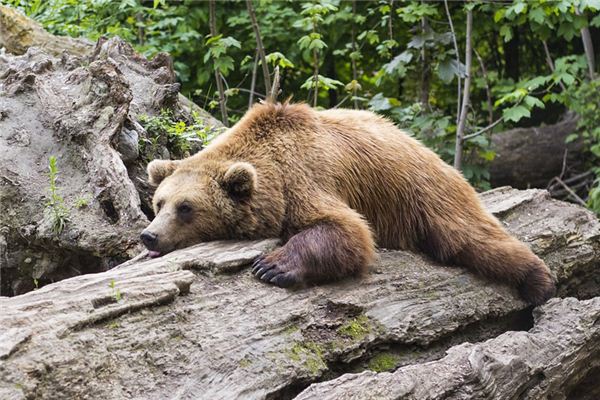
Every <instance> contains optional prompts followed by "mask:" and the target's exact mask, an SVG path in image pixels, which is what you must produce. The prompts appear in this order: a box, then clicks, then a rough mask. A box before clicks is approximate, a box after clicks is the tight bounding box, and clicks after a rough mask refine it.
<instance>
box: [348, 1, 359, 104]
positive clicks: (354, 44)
mask: <svg viewBox="0 0 600 400" xmlns="http://www.w3.org/2000/svg"><path fill="white" fill-rule="evenodd" d="M355 17H356V0H352V53H356V20H355ZM354 56H355V54H354ZM354 56H353V57H351V58H350V62H351V64H352V80H354V81H355V82H358V71H357V69H356V60H355V58H354ZM352 96H353V97H354V109H355V110H358V100H357V99H356V85H354V88H353V89H352Z"/></svg>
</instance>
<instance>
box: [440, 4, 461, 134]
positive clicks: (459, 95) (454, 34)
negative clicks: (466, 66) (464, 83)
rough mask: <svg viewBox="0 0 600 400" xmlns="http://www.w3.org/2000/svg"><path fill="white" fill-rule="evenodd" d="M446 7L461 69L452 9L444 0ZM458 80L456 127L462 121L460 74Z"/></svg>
mask: <svg viewBox="0 0 600 400" xmlns="http://www.w3.org/2000/svg"><path fill="white" fill-rule="evenodd" d="M444 7H445V8H446V16H447V17H448V23H449V24H450V32H452V41H453V42H454V51H455V52H456V63H457V68H460V53H459V52H458V43H457V41H456V33H455V32H454V23H453V22H452V16H451V15H450V9H449V8H448V0H444ZM457 78H458V85H457V92H458V96H457V104H456V125H458V121H459V120H460V109H461V107H460V106H461V104H460V103H461V101H462V94H461V78H460V73H459V75H458V76H457Z"/></svg>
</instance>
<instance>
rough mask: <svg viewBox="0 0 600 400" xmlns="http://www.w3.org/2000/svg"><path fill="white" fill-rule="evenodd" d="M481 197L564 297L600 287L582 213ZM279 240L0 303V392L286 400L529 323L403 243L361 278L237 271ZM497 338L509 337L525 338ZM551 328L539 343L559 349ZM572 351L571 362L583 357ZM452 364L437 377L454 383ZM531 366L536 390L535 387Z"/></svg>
mask: <svg viewBox="0 0 600 400" xmlns="http://www.w3.org/2000/svg"><path fill="white" fill-rule="evenodd" d="M483 199H484V202H485V203H486V204H487V206H488V208H489V209H490V210H492V211H493V212H494V213H496V214H497V215H499V216H500V217H501V219H502V220H503V221H504V223H505V224H506V226H507V228H508V229H509V230H510V231H512V232H514V233H515V234H516V235H517V236H519V237H521V238H522V239H523V240H525V241H526V242H528V243H529V244H530V245H531V246H532V248H533V250H534V251H535V252H536V253H537V254H539V255H540V256H541V257H542V258H543V259H544V260H545V261H546V262H547V264H548V265H549V266H550V268H551V269H552V271H553V272H554V273H555V274H556V275H557V277H558V280H559V294H560V295H562V296H565V295H577V296H588V297H590V296H596V295H598V294H599V293H598V288H599V287H600V285H599V284H598V273H597V271H598V265H599V263H600V224H599V223H598V221H597V219H596V218H595V217H594V216H593V215H592V214H591V213H590V212H588V211H587V210H585V209H583V208H581V207H577V206H574V205H571V204H567V203H562V202H558V201H555V200H551V199H549V198H548V196H547V194H546V193H545V192H544V191H538V190H528V191H517V190H512V189H507V188H503V189H498V190H494V191H492V192H489V193H485V194H484V195H483ZM274 245H275V242H274V241H266V242H260V243H241V244H240V243H229V244H228V243H206V244H201V245H198V246H195V247H192V248H188V249H183V250H180V251H176V252H173V253H170V254H168V255H165V256H164V257H161V258H157V259H150V260H148V259H145V258H144V257H143V256H140V257H139V258H138V259H137V260H134V261H132V262H128V263H126V264H124V265H122V266H120V267H117V268H116V269H114V270H111V271H107V272H104V273H100V274H95V275H86V276H80V277H75V278H71V279H68V280H64V281H61V282H58V283H55V284H52V285H48V286H46V287H44V288H42V289H40V290H37V291H34V292H31V293H27V294H25V295H21V296H17V297H14V298H0V309H2V313H1V314H0V326H2V327H3V328H4V329H3V330H2V331H1V333H0V343H2V347H1V348H0V350H1V353H0V398H10V399H21V398H36V399H53V398H91V399H100V398H137V399H142V398H143V399H163V398H178V399H196V398H210V399H232V398H249V399H261V398H269V399H275V398H283V399H286V398H292V397H294V396H295V395H296V394H298V393H299V392H301V391H302V390H303V389H304V388H305V387H306V386H308V385H309V384H310V383H312V382H318V381H324V380H329V379H333V378H336V377H337V376H339V375H341V374H344V373H345V372H352V371H360V370H364V368H366V367H368V366H370V365H371V364H372V363H373V362H374V361H376V360H377V358H378V357H379V356H381V355H382V354H384V353H386V354H387V353H391V354H392V359H393V362H392V363H391V365H387V366H386V367H387V368H397V367H402V366H406V365H412V364H415V365H416V366H415V368H417V367H418V365H420V364H422V363H423V362H426V361H433V360H436V359H440V358H441V357H443V355H444V352H445V351H446V350H447V349H448V348H450V347H452V346H455V345H458V344H460V343H462V342H464V341H466V340H468V341H481V340H486V339H489V338H491V337H494V336H496V335H498V334H499V333H501V332H503V331H506V330H522V329H529V328H530V327H531V326H530V322H528V315H530V314H529V313H530V311H529V309H528V308H527V305H526V304H524V303H523V302H522V301H521V300H520V299H519V297H518V295H517V293H516V291H515V290H513V289H511V288H508V287H506V286H503V285H499V284H492V283H489V282H488V281H485V280H482V279H480V278H478V277H475V276H473V275H472V274H470V273H469V272H467V271H465V270H464V269H462V268H452V267H445V266H440V265H436V264H434V263H432V262H431V261H429V260H427V259H425V258H424V257H422V256H420V255H417V254H411V253H408V252H401V251H382V252H381V253H380V260H379V262H378V263H377V265H376V266H375V267H374V268H373V269H372V271H371V272H370V273H369V274H368V275H367V276H366V277H365V278H364V279H361V280H354V279H349V280H346V281H343V282H339V283H335V284H329V285H323V286H318V287H310V288H303V289H298V290H286V289H280V288H276V287H273V286H270V285H266V284H263V283H261V282H259V281H257V280H256V279H255V278H253V277H252V276H251V274H250V271H249V269H248V268H246V266H247V265H248V264H249V263H250V260H252V259H253V258H254V257H256V256H257V255H258V254H260V253H261V252H262V251H264V250H267V249H268V248H272V247H273V246H274ZM111 282H114V284H111ZM117 290H118V295H117ZM182 294H185V295H183V296H181V295H182ZM553 304H554V303H553ZM557 304H558V303H557ZM561 304H562V303H561ZM564 304H571V303H564ZM573 304H574V303H573ZM584 304H587V303H584ZM589 304H594V305H595V304H597V300H594V302H593V303H589ZM553 307H554V305H552V304H551V305H549V306H547V308H544V310H553V309H554V308H553ZM565 307H566V306H565ZM567 308H568V307H567ZM565 309H566V308H565ZM573 310H578V308H576V307H575V305H574V306H573V308H568V311H573ZM577 315H579V314H577V313H574V316H573V318H577ZM565 321H566V320H565ZM572 321H575V320H572ZM567 325H569V324H568V323H566V322H565V326H567ZM573 325H574V324H573ZM561 326H562V325H561ZM582 326H583V325H582ZM535 329H537V328H534V331H535ZM539 329H542V328H539ZM561 329H562V328H561ZM534 331H532V332H534ZM556 332H557V333H560V332H563V331H561V330H558V331H556ZM506 335H513V336H514V339H513V340H514V341H513V342H511V343H516V344H518V343H521V342H518V340H520V339H519V338H520V337H522V336H523V335H527V334H525V333H523V332H517V333H511V334H508V333H507V334H506ZM534 335H535V333H534ZM556 336H557V337H555V338H554V339H555V341H554V342H547V347H548V348H551V347H552V346H553V345H555V346H562V344H564V343H565V340H566V339H561V338H560V337H559V336H560V335H556ZM573 337H574V338H575V336H573ZM546 339H547V340H549V341H550V340H552V338H551V337H547V338H546ZM506 340H508V339H506ZM590 343H594V342H591V341H590ZM521 345H523V344H522V343H521V344H519V346H521ZM469 346H470V345H463V346H462V347H459V349H469V348H470V347H469ZM573 349H575V350H574V351H573V354H579V355H578V357H579V358H578V359H579V360H583V359H585V357H586V356H585V351H588V350H589V351H590V352H591V350H590V348H588V347H586V346H581V347H580V348H579V350H577V349H576V347H573ZM517 350H518V349H517ZM463 351H466V350H463ZM552 351H554V350H552ZM579 351H581V353H580V352H579ZM452 354H455V355H454V356H453V357H455V359H456V361H457V362H458V363H459V364H457V365H458V366H461V365H464V364H460V362H462V361H461V360H464V358H460V357H459V356H460V354H462V353H460V351H457V352H454V353H452ZM565 354H566V353H565ZM587 359H588V360H591V358H587ZM540 360H541V359H540ZM563 360H565V362H566V361H567V359H566V358H563ZM532 362H533V361H532ZM484 364H485V363H484ZM484 364H482V365H484ZM425 365H427V364H425ZM531 365H532V366H535V365H537V364H535V365H534V364H531ZM573 365H574V366H578V365H579V361H578V362H577V363H575V364H573ZM518 366H519V368H521V366H520V364H519V365H518ZM411 368H412V367H411ZM448 368H450V367H448ZM486 368H487V367H486ZM523 368H524V367H523ZM532 368H533V367H532ZM448 371H451V370H450V369H448ZM456 371H457V372H456V374H455V375H452V377H451V376H450V375H448V379H455V380H458V379H462V378H461V376H462V375H460V371H458V370H456ZM557 371H558V370H557ZM561 371H568V369H563V370H561ZM584 372H585V371H584ZM369 376H370V375H369ZM530 376H531V375H530V374H524V375H523V379H524V380H523V385H527V382H530V383H531V386H532V389H531V393H537V392H535V391H534V390H546V389H544V388H543V387H541V386H540V388H539V389H538V386H536V385H537V383H536V382H534V381H531V380H530V379H529V377H530ZM344 379H346V378H344ZM348 379H350V378H348ZM432 379H433V378H432ZM514 379H517V378H514ZM565 379H567V377H565ZM572 379H574V380H576V379H578V378H576V376H575V375H573V378H572ZM502 382H504V381H499V383H498V384H499V385H500V384H502V385H504V383H502ZM511 382H512V381H511ZM543 382H544V381H543V380H542V383H543ZM506 385H508V383H507V384H506ZM511 385H512V383H511ZM503 387H504V386H503ZM523 387H525V386H523ZM311 390H312V389H311ZM308 393H310V392H308ZM540 393H541V392H540ZM531 398H539V397H531Z"/></svg>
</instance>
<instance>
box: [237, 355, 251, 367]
mask: <svg viewBox="0 0 600 400" xmlns="http://www.w3.org/2000/svg"><path fill="white" fill-rule="evenodd" d="M250 365H252V360H250V359H249V358H247V357H244V358H242V359H241V360H240V367H242V368H247V367H249V366H250Z"/></svg>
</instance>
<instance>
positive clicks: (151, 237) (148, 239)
mask: <svg viewBox="0 0 600 400" xmlns="http://www.w3.org/2000/svg"><path fill="white" fill-rule="evenodd" d="M140 239H142V243H144V246H146V247H147V248H148V250H154V248H155V247H156V244H157V243H158V235H157V234H156V233H152V232H150V231H143V232H142V234H141V235H140Z"/></svg>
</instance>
